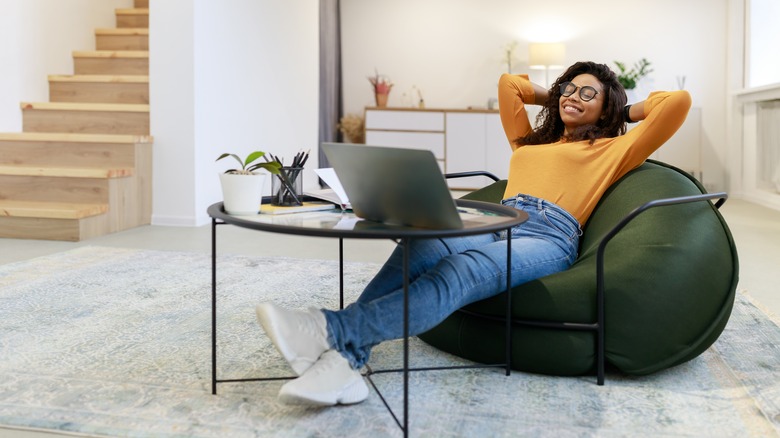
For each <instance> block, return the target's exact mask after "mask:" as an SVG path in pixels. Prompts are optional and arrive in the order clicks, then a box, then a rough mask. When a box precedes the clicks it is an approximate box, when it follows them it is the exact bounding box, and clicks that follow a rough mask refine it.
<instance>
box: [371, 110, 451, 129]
mask: <svg viewBox="0 0 780 438" xmlns="http://www.w3.org/2000/svg"><path fill="white" fill-rule="evenodd" d="M365 124H366V129H390V130H398V131H439V132H443V131H444V113H443V112H438V111H381V110H366V121H365Z"/></svg>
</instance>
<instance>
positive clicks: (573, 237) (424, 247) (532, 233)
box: [323, 195, 582, 369]
mask: <svg viewBox="0 0 780 438" xmlns="http://www.w3.org/2000/svg"><path fill="white" fill-rule="evenodd" d="M502 204H504V205H507V206H510V207H515V208H517V209H518V210H523V211H525V212H526V213H528V216H529V218H528V221H526V222H525V223H523V224H520V225H518V226H516V227H514V228H512V232H511V237H512V248H511V249H512V286H513V287H514V286H517V285H520V284H523V283H525V282H528V281H531V280H535V279H537V278H541V277H544V276H546V275H550V274H553V273H555V272H559V271H562V270H565V269H567V268H568V267H569V266H571V264H572V263H574V260H576V258H577V248H578V244H579V236H580V235H581V234H582V232H581V230H580V226H579V223H578V222H577V220H576V219H574V217H573V216H571V214H569V213H568V212H566V211H565V210H564V209H562V208H560V207H558V206H557V205H555V204H553V203H551V202H548V201H545V200H542V199H538V198H535V197H532V196H525V195H518V196H516V197H512V198H509V199H505V200H503V201H502ZM506 234H507V233H506V232H502V233H491V234H482V235H476V236H464V237H452V238H445V239H419V240H412V241H411V242H410V243H409V334H410V336H414V335H417V334H420V333H423V332H425V331H428V330H430V329H431V328H433V327H435V326H436V325H438V324H439V323H440V322H442V321H443V320H444V319H445V318H446V317H447V316H449V315H450V314H452V313H453V312H455V311H456V310H458V309H460V308H461V307H463V306H465V305H467V304H469V303H473V302H475V301H479V300H483V299H485V298H490V297H492V296H494V295H497V294H499V293H502V292H505V291H506V268H507V263H506V257H507V250H506ZM403 294H404V291H403V248H400V247H398V248H396V249H395V251H394V252H393V253H392V254H391V256H390V258H389V259H388V260H387V262H385V264H384V265H383V266H382V268H381V269H380V270H379V272H378V273H377V275H376V277H374V278H373V279H372V280H371V282H369V284H368V285H367V286H366V288H365V290H364V291H363V293H362V294H361V295H360V297H359V298H358V299H357V300H356V301H355V302H354V303H352V304H350V305H349V306H347V307H346V308H344V309H343V310H339V311H331V310H327V309H323V312H324V313H325V319H326V321H327V325H328V342H329V343H330V346H331V348H335V349H336V350H338V351H339V352H340V353H341V354H342V355H343V356H344V357H345V358H347V360H348V361H349V362H350V364H351V365H352V367H353V368H355V369H359V368H361V367H362V366H363V365H365V364H366V362H368V359H369V355H370V353H371V348H372V347H373V346H374V345H376V344H378V343H380V342H382V341H386V340H390V339H398V338H401V337H403V309H404V295H403Z"/></svg>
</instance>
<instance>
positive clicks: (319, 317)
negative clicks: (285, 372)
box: [255, 303, 330, 376]
mask: <svg viewBox="0 0 780 438" xmlns="http://www.w3.org/2000/svg"><path fill="white" fill-rule="evenodd" d="M255 310H256V313H257V320H258V321H259V322H260V325H262V326H263V329H264V330H265V332H266V334H267V335H268V337H269V338H271V342H273V343H274V345H275V346H276V349H277V350H279V353H281V354H282V356H283V357H284V358H285V360H287V363H289V364H290V367H292V369H293V371H295V374H297V375H299V376H300V375H301V374H303V372H304V371H306V370H307V369H309V367H311V366H312V365H313V364H314V362H317V359H319V358H320V355H322V353H324V352H325V350H327V349H328V348H330V346H329V345H328V330H327V328H326V327H327V322H326V321H325V315H323V313H322V312H321V311H319V310H316V309H310V310H308V311H302V310H288V309H283V308H281V307H278V306H275V305H274V304H271V303H263V304H260V305H259V306H257V308H256V309H255Z"/></svg>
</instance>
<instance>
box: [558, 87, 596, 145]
mask: <svg viewBox="0 0 780 438" xmlns="http://www.w3.org/2000/svg"><path fill="white" fill-rule="evenodd" d="M575 87H576V88H575ZM583 87H591V88H592V89H595V90H596V95H595V97H593V98H592V99H590V100H587V101H586V100H583V96H584V97H585V98H586V99H587V98H588V97H589V96H592V94H593V90H591V89H586V90H585V91H582V88H583ZM572 90H573V92H572V93H571V94H570V95H569V96H564V95H563V94H568V92H569V91H572ZM603 106H604V87H603V85H601V82H599V81H598V79H596V77H595V76H593V75H591V74H587V73H585V74H581V75H579V76H576V77H575V78H574V79H572V80H571V84H570V85H569V86H568V91H567V93H562V94H561V97H560V99H558V110H559V111H560V114H561V120H563V124H564V125H565V127H566V128H565V129H564V133H565V134H566V135H568V134H570V133H571V132H573V131H574V129H575V128H577V127H578V126H583V125H589V124H595V123H596V122H597V121H598V120H599V118H600V117H601V113H602V108H603Z"/></svg>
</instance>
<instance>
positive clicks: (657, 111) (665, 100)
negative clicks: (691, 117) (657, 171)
mask: <svg viewBox="0 0 780 438" xmlns="http://www.w3.org/2000/svg"><path fill="white" fill-rule="evenodd" d="M690 108H691V95H690V94H688V92H687V91H685V90H682V91H657V92H654V93H650V95H649V96H648V97H647V99H646V100H644V101H642V102H638V103H635V104H633V105H631V107H630V108H629V111H628V113H629V117H630V118H631V120H632V121H634V122H638V121H640V120H642V123H639V124H638V125H637V126H636V127H635V128H633V129H632V130H630V131H629V132H627V133H626V134H625V135H624V136H622V137H624V140H622V141H620V143H621V144H622V145H623V146H624V147H626V148H628V150H629V151H630V155H632V156H634V157H635V158H636V159H638V160H639V161H643V160H644V159H646V158H647V157H649V156H650V155H651V154H652V153H653V152H655V150H656V149H658V148H659V147H661V145H662V144H664V142H666V140H668V139H669V138H671V137H672V135H674V133H675V132H676V131H677V129H678V128H679V127H680V126H681V125H682V124H683V122H684V121H685V118H686V117H687V115H688V110H689V109H690Z"/></svg>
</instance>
